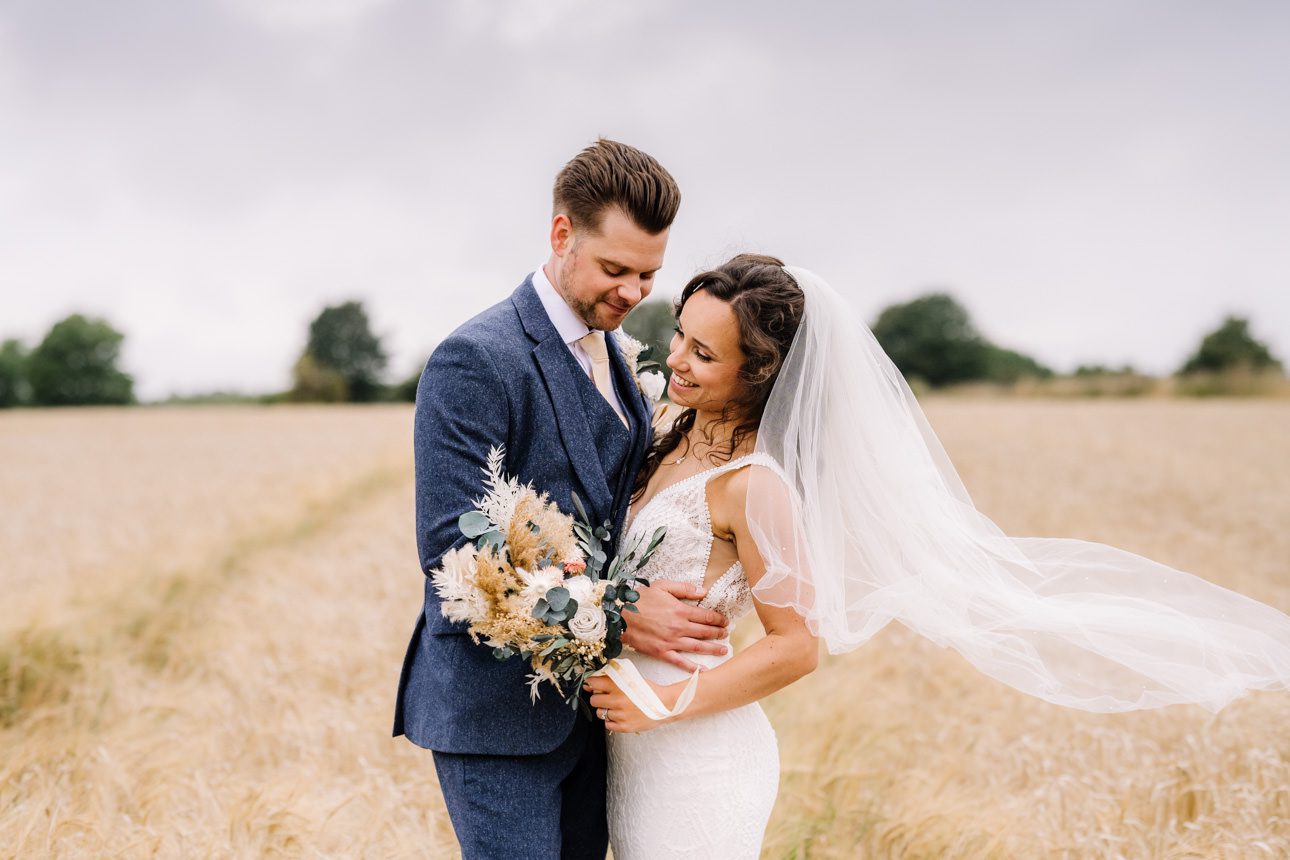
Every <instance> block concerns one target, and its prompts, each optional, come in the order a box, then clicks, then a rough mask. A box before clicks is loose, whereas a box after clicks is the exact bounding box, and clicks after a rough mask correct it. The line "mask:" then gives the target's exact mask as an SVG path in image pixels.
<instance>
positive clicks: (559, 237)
mask: <svg viewBox="0 0 1290 860" xmlns="http://www.w3.org/2000/svg"><path fill="white" fill-rule="evenodd" d="M572 247H573V222H572V221H570V220H569V216H568V215H566V214H564V213H563V212H561V213H559V214H558V215H556V216H555V217H554V218H552V219H551V250H552V251H554V252H555V254H556V256H559V257H563V256H564V255H565V254H567V253H569V249H570V248H572Z"/></svg>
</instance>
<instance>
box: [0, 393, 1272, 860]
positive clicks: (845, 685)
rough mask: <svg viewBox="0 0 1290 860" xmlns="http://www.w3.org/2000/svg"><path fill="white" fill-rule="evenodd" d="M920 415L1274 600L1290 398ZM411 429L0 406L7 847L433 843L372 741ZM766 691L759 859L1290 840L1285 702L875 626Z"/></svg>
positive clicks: (378, 852) (392, 641)
mask: <svg viewBox="0 0 1290 860" xmlns="http://www.w3.org/2000/svg"><path fill="white" fill-rule="evenodd" d="M924 404H925V408H926V410H927V413H928V416H929V418H930V419H931V422H932V424H933V426H934V427H935V428H936V430H937V433H938V434H939V435H940V437H941V439H942V441H943V442H944V443H945V446H946V448H947V450H948V451H949V453H950V456H951V457H952V458H953V460H954V462H955V464H956V465H957V466H958V468H959V471H960V473H961V474H962V476H963V479H964V483H965V484H966V485H967V487H968V489H969V491H970V492H971V493H972V495H973V498H974V499H975V501H976V503H977V505H978V506H979V507H980V508H981V509H982V510H983V511H985V512H986V513H987V514H988V515H989V516H991V517H992V518H993V519H994V520H995V521H996V522H997V523H998V524H999V525H1000V526H1001V527H1002V528H1003V529H1004V530H1005V531H1006V532H1007V533H1009V534H1013V535H1018V536H1023V535H1027V536H1028V535H1059V536H1072V537H1082V538H1088V539H1092V540H1100V541H1104V542H1107V543H1112V544H1116V545H1118V546H1122V547H1124V548H1126V549H1130V550H1133V551H1134V552H1138V553H1141V554H1144V555H1147V556H1150V557H1153V558H1156V559H1159V560H1161V561H1164V562H1166V563H1169V564H1172V565H1174V566H1176V567H1180V568H1182V569H1184V570H1189V571H1192V572H1195V573H1197V574H1200V575H1202V576H1205V577H1206V578H1209V579H1212V580H1214V581H1216V582H1218V583H1220V584H1222V585H1226V586H1229V587H1232V588H1236V589H1238V590H1240V591H1243V592H1245V593H1246V594H1249V595H1251V596H1253V597H1255V598H1257V599H1260V600H1263V601H1266V602H1269V603H1272V604H1273V605H1275V606H1278V607H1279V608H1281V609H1283V610H1286V609H1290V528H1287V526H1290V492H1287V486H1290V403H1286V402H1284V401H1283V402H1274V401H1241V400H1229V399H1223V400H1210V401H1203V402H1197V401H1174V400H1149V401H1145V400H1144V401H1131V402H1125V401H1095V402H1090V401H1044V400H1007V401H1003V400H996V401H979V400H970V399H967V400H964V399H949V398H934V397H933V398H926V399H925V400H924ZM410 433H411V410H410V408H408V407H406V406H388V407H366V408H344V407H333V408H321V407H271V408H257V407H205V408H189V409H182V408H147V409H128V410H112V409H91V410H68V411H18V412H10V413H5V414H0V493H2V494H3V495H2V497H3V498H4V500H5V505H4V516H3V517H0V587H3V593H4V611H3V614H2V615H0V856H3V857H11V856H12V857H48V856H61V857H153V856H158V857H451V856H453V854H454V847H453V846H454V842H453V839H452V833H451V828H450V827H449V825H448V822H447V817H446V814H445V812H444V809H443V803H442V800H441V799H440V797H439V794H438V788H437V784H436V780H435V777H434V769H433V765H432V763H431V758H430V755H429V753H427V752H425V751H422V750H419V749H416V748H414V747H412V746H411V745H410V744H408V743H406V742H405V741H403V740H402V739H400V740H394V739H391V738H390V737H389V726H390V720H391V714H392V704H393V695H394V690H395V684H396V681H397V678H398V670H399V665H400V661H401V658H402V652H403V647H404V645H405V643H406V637H407V635H408V633H409V632H410V629H411V624H412V621H413V619H414V617H415V613H416V611H417V608H418V606H419V604H420V599H421V587H422V583H421V574H420V573H419V571H418V569H417V562H416V551H415V543H414V535H413V530H412V481H411V443H410ZM750 625H751V628H752V629H749V628H750ZM756 633H757V630H756V621H755V618H754V619H750V620H748V621H746V622H745V623H744V624H743V625H741V628H740V630H739V631H738V633H737V636H738V637H739V638H741V639H745V640H746V639H747V638H749V637H752V636H755V635H756ZM766 709H767V712H768V713H769V714H770V717H771V720H772V722H773V723H774V725H775V728H776V731H777V734H778V736H779V741H780V746H781V756H782V761H783V769H784V774H783V779H782V782H781V788H780V798H779V802H778V804H777V807H776V811H775V815H774V817H773V819H772V822H771V825H770V828H769V830H768V833H767V842H766V849H765V852H764V856H766V857H771V858H787V857H798V858H806V857H811V858H852V857H877V858H886V857H902V858H941V857H953V858H987V857H1000V858H1008V857H1023V858H1030V857H1071V858H1076V857H1078V858H1083V857H1125V858H1137V857H1197V858H1201V857H1204V858H1210V857H1285V856H1290V694H1282V693H1276V694H1274V693H1263V694H1257V695H1254V696H1251V697H1248V698H1246V699H1242V700H1240V701H1238V702H1236V703H1235V704H1233V705H1232V706H1230V707H1229V708H1227V709H1226V710H1225V711H1223V712H1222V713H1221V714H1219V715H1217V716H1211V715H1210V714H1208V713H1207V712H1204V711H1201V710H1199V709H1193V708H1187V707H1182V708H1172V709H1166V710H1163V711H1154V712H1146V713H1137V714H1128V715H1118V716H1106V715H1090V714H1084V713H1081V712H1073V711H1065V710H1062V709H1059V708H1056V707H1053V706H1051V705H1047V704H1045V703H1043V702H1039V701H1036V700H1031V699H1028V698H1026V697H1024V696H1022V695H1020V694H1017V693H1014V692H1013V691H1012V690H1010V689H1008V688H1006V687H1003V686H1001V685H999V684H998V683H996V682H994V681H992V680H990V679H988V678H985V677H983V676H981V675H979V674H977V673H976V672H975V670H973V669H972V668H971V667H969V666H968V665H967V664H966V663H965V662H964V661H963V660H961V659H960V658H959V657H958V656H957V655H956V654H954V653H953V652H949V651H945V650H942V649H939V648H936V647H934V646H931V645H929V644H927V643H926V642H923V641H922V640H919V639H917V638H916V637H913V636H911V635H909V634H908V633H906V632H905V631H904V630H903V628H899V627H896V626H893V627H891V628H889V629H887V630H885V631H884V632H883V633H882V634H880V635H879V636H878V637H877V638H876V639H875V640H874V641H873V642H871V643H870V644H869V645H867V646H865V647H864V648H861V649H859V650H857V651H855V652H852V653H850V654H846V655H842V656H839V657H831V658H827V659H825V660H823V661H822V662H821V666H820V668H819V669H818V670H817V671H816V672H815V673H814V674H813V675H811V676H809V677H807V678H806V679H804V680H803V681H801V682H799V683H798V684H796V685H794V686H793V687H791V688H789V689H788V690H785V691H782V692H781V693H779V694H777V695H776V696H774V697H772V698H771V699H770V700H768V701H767V703H766Z"/></svg>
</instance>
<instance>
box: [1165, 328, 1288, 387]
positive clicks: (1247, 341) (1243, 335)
mask: <svg viewBox="0 0 1290 860" xmlns="http://www.w3.org/2000/svg"><path fill="white" fill-rule="evenodd" d="M1236 368H1245V369H1248V370H1254V371H1266V370H1271V371H1280V370H1281V369H1282V367H1281V362H1280V361H1278V360H1277V359H1276V358H1275V357H1274V356H1273V355H1272V352H1271V350H1269V349H1268V347H1267V345H1266V344H1264V343H1262V342H1261V341H1259V340H1256V339H1255V338H1254V336H1253V335H1251V334H1250V321H1249V320H1248V319H1245V318H1244V317H1237V316H1230V315H1229V316H1228V317H1226V318H1225V319H1224V320H1223V323H1222V325H1220V326H1219V327H1218V328H1216V329H1214V330H1213V331H1212V332H1210V333H1209V334H1207V335H1205V337H1204V338H1203V339H1202V340H1201V342H1200V346H1199V347H1198V348H1197V350H1196V352H1195V354H1193V355H1192V356H1191V358H1189V359H1187V361H1186V362H1185V363H1184V364H1183V366H1182V367H1181V368H1179V370H1178V375H1179V376H1185V375H1187V374H1191V373H1205V372H1211V373H1217V372H1221V371H1224V370H1233V369H1236Z"/></svg>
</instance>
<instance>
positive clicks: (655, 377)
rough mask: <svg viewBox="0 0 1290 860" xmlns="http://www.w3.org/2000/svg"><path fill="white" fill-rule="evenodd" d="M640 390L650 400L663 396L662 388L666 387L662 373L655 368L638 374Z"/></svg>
mask: <svg viewBox="0 0 1290 860" xmlns="http://www.w3.org/2000/svg"><path fill="white" fill-rule="evenodd" d="M640 384H641V391H643V392H645V396H646V397H648V398H649V399H650V400H658V399H659V398H660V397H662V396H663V389H664V388H665V387H667V380H665V379H664V378H663V374H661V373H659V372H658V371H656V370H647V371H645V372H644V373H642V374H641V375H640Z"/></svg>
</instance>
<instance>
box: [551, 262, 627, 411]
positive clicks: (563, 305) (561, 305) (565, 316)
mask: <svg viewBox="0 0 1290 860" xmlns="http://www.w3.org/2000/svg"><path fill="white" fill-rule="evenodd" d="M533 289H534V290H536V291H537V297H538V299H539V300H540V301H541V302H542V307H543V308H545V309H546V315H547V316H548V317H550V319H551V324H552V325H553V326H555V330H556V331H558V332H559V333H560V337H561V338H562V339H563V340H564V345H565V346H567V347H569V352H570V353H572V354H573V357H574V359H575V360H576V361H577V362H578V365H579V366H580V367H581V368H582V372H583V373H585V374H586V375H587V378H588V379H590V378H591V356H589V355H587V352H586V350H584V349H583V348H582V345H581V344H580V343H578V341H580V340H582V339H583V338H584V337H586V336H587V334H588V333H589V332H590V331H591V328H590V327H589V326H588V325H587V324H586V323H585V322H583V321H582V320H581V319H579V318H578V315H577V314H575V313H574V312H573V308H571V307H569V304H568V303H567V302H566V301H565V300H564V296H562V295H560V294H559V293H558V292H556V289H555V287H554V286H552V284H551V281H550V280H548V279H547V276H546V272H543V271H542V267H541V266H538V267H537V271H535V272H534V273H533ZM609 337H611V335H610V334H609V332H605V338H606V339H608V338H609ZM611 378H612V376H611ZM614 399H615V400H617V401H618V403H617V409H618V410H619V412H620V414H622V415H626V414H627V410H626V408H624V406H623V401H622V398H621V397H619V396H618V389H617V387H615V388H614Z"/></svg>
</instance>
